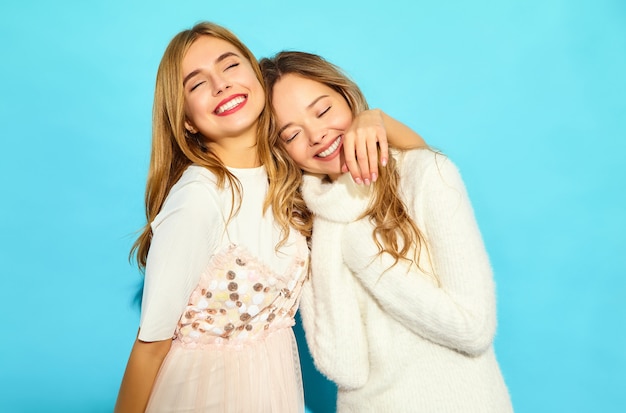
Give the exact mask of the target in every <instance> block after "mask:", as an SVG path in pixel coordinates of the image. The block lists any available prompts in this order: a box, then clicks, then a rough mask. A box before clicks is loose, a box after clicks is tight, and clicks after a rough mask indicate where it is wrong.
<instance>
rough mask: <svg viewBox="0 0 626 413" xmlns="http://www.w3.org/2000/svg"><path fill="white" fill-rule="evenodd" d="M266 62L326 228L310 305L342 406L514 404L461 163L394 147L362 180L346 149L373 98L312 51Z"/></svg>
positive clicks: (288, 139) (278, 120) (315, 336)
mask: <svg viewBox="0 0 626 413" xmlns="http://www.w3.org/2000/svg"><path fill="white" fill-rule="evenodd" d="M261 68H262V71H263V75H264V78H265V83H266V86H267V91H268V95H269V96H270V101H271V103H272V107H273V111H274V115H275V116H274V127H275V133H274V134H272V136H271V137H270V139H271V140H273V142H271V143H273V144H274V145H276V146H277V147H278V148H279V149H280V150H281V151H282V152H283V154H284V160H283V161H284V162H288V161H289V159H291V160H292V161H293V162H294V163H295V164H296V165H297V166H299V167H300V168H301V169H302V170H303V171H304V172H305V173H304V174H303V183H302V186H301V188H300V190H298V189H296V188H294V190H293V191H294V192H293V197H294V199H301V198H303V199H304V201H305V202H306V205H307V206H308V208H309V209H310V211H311V212H312V213H313V227H314V230H313V236H312V239H311V249H312V255H311V260H312V261H311V268H312V273H311V278H310V282H308V283H306V284H305V287H304V290H303V293H302V300H301V305H300V308H301V315H302V320H303V323H304V328H305V333H306V339H307V342H308V345H309V348H310V351H311V353H312V356H313V359H314V362H315V364H316V366H317V367H318V368H319V370H320V371H321V372H322V373H324V374H325V375H326V376H327V377H329V378H330V379H331V380H333V381H334V382H335V383H336V384H337V386H338V389H339V393H338V399H337V411H339V412H376V413H381V412H437V413H443V412H464V413H465V412H481V413H489V412H493V413H506V412H510V411H512V410H513V409H512V406H511V402H510V398H509V394H508V390H507V387H506V385H505V383H504V380H503V378H502V375H501V372H500V368H499V366H498V362H497V360H496V357H495V353H494V349H493V339H494V334H495V329H496V302H495V291H494V290H495V288H494V282H493V275H492V270H491V267H490V263H489V259H488V256H487V253H486V251H485V248H484V245H483V241H482V238H481V234H480V231H479V228H478V226H477V224H476V220H475V218H474V214H473V210H472V207H471V204H470V200H469V198H468V196H467V193H466V190H465V187H464V185H463V181H462V179H461V177H460V175H459V173H458V171H457V168H456V167H455V166H454V164H453V163H452V162H451V161H450V160H449V159H448V158H447V157H445V156H444V155H442V154H440V153H437V152H435V151H432V150H430V149H416V150H411V151H403V152H392V156H391V157H390V159H389V162H388V164H387V166H386V167H381V168H379V173H380V175H379V176H373V177H372V181H376V182H373V183H372V185H358V184H356V183H354V181H353V180H352V179H351V178H350V176H349V175H347V174H344V173H343V172H342V170H344V169H343V168H344V163H345V160H344V155H343V151H342V150H341V148H342V143H343V133H344V132H345V131H346V130H347V129H348V128H349V127H350V125H351V123H352V120H353V118H354V116H355V115H356V114H358V113H360V112H362V111H363V110H366V109H367V103H366V101H365V98H364V97H363V95H362V93H361V92H360V90H359V88H358V87H357V86H356V85H355V84H354V83H353V82H352V81H351V80H349V79H348V78H347V77H346V76H345V75H344V74H343V73H342V72H341V70H339V69H338V68H337V67H336V66H334V65H332V64H330V63H329V62H327V61H325V60H324V59H322V58H320V57H319V56H316V55H311V54H307V53H301V52H281V53H279V54H277V55H276V56H275V57H273V58H271V59H264V60H262V61H261ZM385 161H386V160H385V159H381V163H382V165H384V164H385Z"/></svg>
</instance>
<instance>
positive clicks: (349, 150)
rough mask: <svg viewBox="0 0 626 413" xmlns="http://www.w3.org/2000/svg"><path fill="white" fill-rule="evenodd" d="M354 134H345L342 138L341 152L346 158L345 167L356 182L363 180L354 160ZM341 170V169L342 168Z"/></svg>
mask: <svg viewBox="0 0 626 413" xmlns="http://www.w3.org/2000/svg"><path fill="white" fill-rule="evenodd" d="M353 138H354V136H353V135H352V134H345V135H344V140H343V154H344V158H345V160H346V169H347V171H348V172H350V175H351V176H352V179H353V180H354V182H356V183H357V184H361V182H363V178H362V176H361V171H360V169H359V165H358V163H357V160H356V153H355V150H354V139H353ZM342 170H343V169H342Z"/></svg>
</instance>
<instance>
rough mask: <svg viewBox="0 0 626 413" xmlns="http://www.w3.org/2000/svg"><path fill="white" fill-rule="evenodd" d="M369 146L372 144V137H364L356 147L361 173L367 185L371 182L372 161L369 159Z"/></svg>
mask: <svg viewBox="0 0 626 413" xmlns="http://www.w3.org/2000/svg"><path fill="white" fill-rule="evenodd" d="M368 146H371V138H368V139H362V140H361V142H360V144H359V145H357V147H356V160H357V163H358V168H359V172H360V175H361V177H362V179H363V182H365V184H366V185H369V184H370V182H371V176H372V175H371V173H370V163H369V160H368V156H369V151H368Z"/></svg>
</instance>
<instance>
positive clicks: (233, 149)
mask: <svg viewBox="0 0 626 413" xmlns="http://www.w3.org/2000/svg"><path fill="white" fill-rule="evenodd" d="M182 72H183V79H184V81H183V82H184V94H185V115H186V121H185V127H186V128H187V130H189V131H190V132H192V133H197V132H200V133H201V134H202V135H203V136H205V137H206V138H207V144H208V146H209V147H211V148H212V149H213V150H214V151H215V153H216V154H217V155H218V157H219V158H220V159H221V160H222V161H223V162H224V163H225V164H226V165H229V166H232V167H239V168H249V167H255V166H260V162H259V160H258V156H257V155H256V147H255V145H256V142H257V136H256V132H257V129H256V128H257V121H258V118H259V115H260V113H261V111H262V110H263V107H264V105H265V94H264V91H263V87H262V86H261V83H260V82H259V80H258V79H257V77H256V75H255V73H254V71H253V69H252V66H251V64H250V62H249V61H248V60H247V59H245V58H244V57H243V56H242V55H241V52H239V50H237V48H236V47H235V46H233V45H232V44H230V43H229V42H227V41H225V40H222V39H218V38H215V37H209V36H202V37H200V38H198V39H197V40H196V41H195V42H194V43H193V44H192V45H191V47H190V48H189V50H188V51H187V54H186V55H185V58H184V59H183V62H182Z"/></svg>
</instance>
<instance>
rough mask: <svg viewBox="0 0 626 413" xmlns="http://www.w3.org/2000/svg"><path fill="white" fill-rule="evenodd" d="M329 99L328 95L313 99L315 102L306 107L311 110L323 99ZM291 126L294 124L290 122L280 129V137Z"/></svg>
mask: <svg viewBox="0 0 626 413" xmlns="http://www.w3.org/2000/svg"><path fill="white" fill-rule="evenodd" d="M327 97H328V95H321V96H318V97H317V98H315V99H313V102H311V103H309V104H308V105H307V107H306V108H307V109H311V108H312V107H313V106H315V104H316V103H317V102H319V101H320V100H321V99H324V98H327ZM291 125H293V123H292V122H289V123H288V124H286V125H285V126H283V127H282V128H280V129H279V130H278V136H280V135H281V134H282V133H283V132H284V131H285V129H287V128H288V127H290V126H291Z"/></svg>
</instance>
